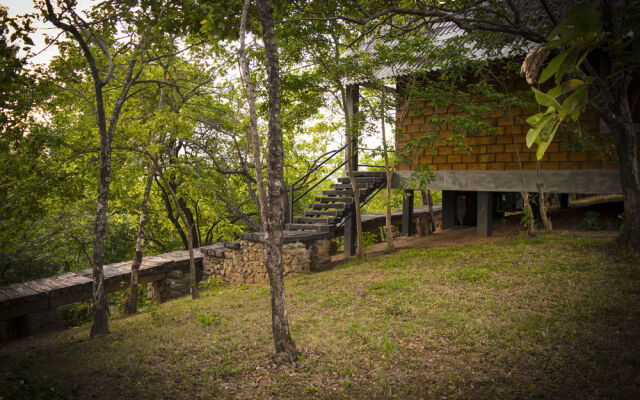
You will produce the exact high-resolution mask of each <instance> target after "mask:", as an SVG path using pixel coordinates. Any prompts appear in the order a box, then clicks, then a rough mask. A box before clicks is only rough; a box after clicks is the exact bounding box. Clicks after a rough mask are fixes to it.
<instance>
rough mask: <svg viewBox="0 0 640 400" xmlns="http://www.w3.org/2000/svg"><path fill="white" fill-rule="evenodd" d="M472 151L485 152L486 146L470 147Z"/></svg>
mask: <svg viewBox="0 0 640 400" xmlns="http://www.w3.org/2000/svg"><path fill="white" fill-rule="evenodd" d="M471 151H472V152H474V153H476V154H483V153H486V152H487V146H484V145H483V146H473V148H472V149H471Z"/></svg>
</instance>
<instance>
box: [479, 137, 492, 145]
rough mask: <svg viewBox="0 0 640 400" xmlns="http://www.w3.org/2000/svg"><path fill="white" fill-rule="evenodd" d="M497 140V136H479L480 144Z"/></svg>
mask: <svg viewBox="0 0 640 400" xmlns="http://www.w3.org/2000/svg"><path fill="white" fill-rule="evenodd" d="M495 142H496V137H495V136H484V137H481V138H478V144H493V143H495Z"/></svg>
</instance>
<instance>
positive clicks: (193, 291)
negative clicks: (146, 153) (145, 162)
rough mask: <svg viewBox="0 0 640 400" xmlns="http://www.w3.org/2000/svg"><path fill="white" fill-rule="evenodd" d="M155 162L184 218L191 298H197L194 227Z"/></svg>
mask: <svg viewBox="0 0 640 400" xmlns="http://www.w3.org/2000/svg"><path fill="white" fill-rule="evenodd" d="M153 163H154V167H155V169H156V174H158V176H159V177H160V179H162V182H164V184H165V185H167V189H169V194H171V197H172V198H173V203H174V204H175V206H176V211H177V212H178V215H179V216H180V219H182V223H183V224H184V226H185V228H186V230H187V245H188V250H189V273H190V274H191V282H190V286H191V298H193V299H197V298H198V297H200V293H199V292H198V281H197V271H196V262H195V256H194V253H193V229H191V225H189V222H188V221H187V217H186V216H185V215H184V212H183V211H182V207H181V206H180V200H178V196H177V195H176V192H175V191H174V190H173V188H172V187H171V185H170V184H169V181H168V180H167V178H166V177H165V175H164V173H163V172H162V168H160V165H159V164H158V162H157V160H155V159H153Z"/></svg>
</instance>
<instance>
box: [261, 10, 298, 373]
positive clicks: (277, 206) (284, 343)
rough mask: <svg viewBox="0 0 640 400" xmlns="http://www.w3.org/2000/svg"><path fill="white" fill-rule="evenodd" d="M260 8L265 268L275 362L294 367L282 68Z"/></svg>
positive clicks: (268, 16) (269, 21)
mask: <svg viewBox="0 0 640 400" xmlns="http://www.w3.org/2000/svg"><path fill="white" fill-rule="evenodd" d="M257 6H258V16H259V18H260V23H261V25H262V39H263V42H264V49H265V61H266V67H267V80H268V114H269V115H268V116H269V131H268V139H267V151H268V152H267V192H266V209H265V217H266V220H263V223H262V225H263V226H264V227H265V243H264V244H265V264H266V267H267V272H268V274H269V285H270V287H271V326H272V330H273V342H274V347H275V355H274V360H275V361H276V363H291V362H294V361H295V360H296V358H297V355H298V350H297V349H296V345H295V343H294V341H293V339H292V338H291V333H290V332H289V318H288V316H287V307H286V300H285V292H284V276H283V269H282V243H283V237H282V235H283V228H284V213H285V210H284V206H285V201H284V198H285V196H286V188H285V187H284V180H283V175H284V174H283V164H284V150H283V148H282V129H281V126H280V124H281V120H280V118H281V117H280V64H279V60H278V47H277V44H276V34H275V28H274V25H273V8H272V7H271V6H270V5H269V4H268V2H267V0H257Z"/></svg>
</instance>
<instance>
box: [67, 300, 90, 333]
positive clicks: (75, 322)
mask: <svg viewBox="0 0 640 400" xmlns="http://www.w3.org/2000/svg"><path fill="white" fill-rule="evenodd" d="M60 312H61V313H62V319H63V321H64V325H65V326H66V327H73V326H80V325H84V324H86V323H87V322H90V321H92V320H93V303H92V302H91V300H86V301H81V302H77V303H71V304H66V305H64V306H61V307H60Z"/></svg>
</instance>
